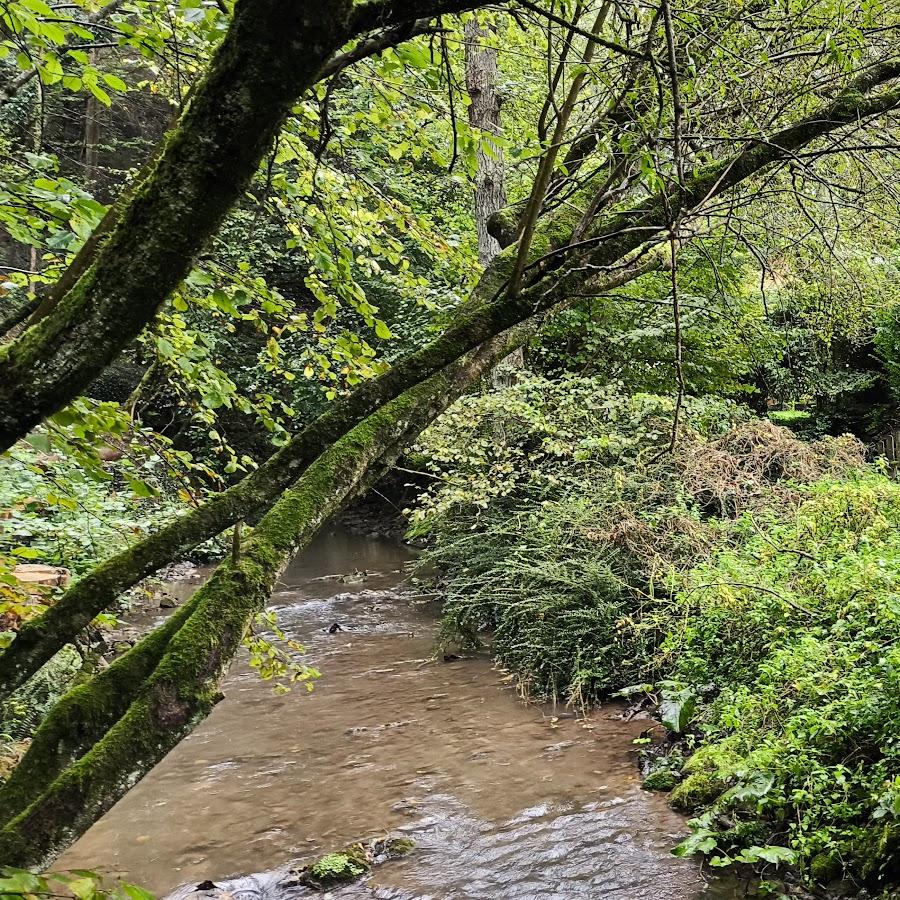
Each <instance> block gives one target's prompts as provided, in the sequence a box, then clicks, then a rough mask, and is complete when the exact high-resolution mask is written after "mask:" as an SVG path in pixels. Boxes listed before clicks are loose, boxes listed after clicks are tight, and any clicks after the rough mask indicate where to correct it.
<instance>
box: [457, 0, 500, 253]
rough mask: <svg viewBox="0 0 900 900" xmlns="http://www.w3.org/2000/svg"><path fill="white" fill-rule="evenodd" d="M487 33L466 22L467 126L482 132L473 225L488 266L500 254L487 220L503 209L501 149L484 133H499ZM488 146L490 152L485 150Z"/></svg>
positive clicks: (494, 73)
mask: <svg viewBox="0 0 900 900" xmlns="http://www.w3.org/2000/svg"><path fill="white" fill-rule="evenodd" d="M487 33H488V32H487V30H486V29H485V28H482V27H481V25H480V24H479V23H478V19H477V17H473V18H472V19H470V20H469V21H468V22H466V27H465V41H466V90H467V91H468V92H469V99H470V100H471V103H470V104H469V124H470V125H471V126H472V128H473V129H474V130H476V131H477V132H481V140H480V142H479V145H478V173H477V175H476V176H475V224H476V226H477V227H478V261H479V262H480V263H481V265H482V266H487V265H488V264H489V263H490V262H491V260H492V259H493V258H494V257H495V256H496V255H497V254H498V253H499V252H500V245H499V244H498V243H497V241H496V240H494V238H493V237H491V235H490V234H488V230H487V223H488V219H489V218H490V217H491V216H492V215H493V214H494V213H495V212H499V211H500V210H501V209H503V207H504V206H506V183H505V179H504V173H503V150H502V148H500V147H499V146H497V144H495V143H494V142H493V141H491V140H490V139H488V140H485V138H484V136H485V135H486V134H496V135H499V134H500V129H501V125H500V95H499V94H498V93H497V51H496V50H495V49H494V48H493V47H486V46H484V45H483V44H481V42H480V41H481V38H483V37H485V36H486V35H487ZM487 146H489V147H490V152H487V151H486V149H485V148H486V147H487Z"/></svg>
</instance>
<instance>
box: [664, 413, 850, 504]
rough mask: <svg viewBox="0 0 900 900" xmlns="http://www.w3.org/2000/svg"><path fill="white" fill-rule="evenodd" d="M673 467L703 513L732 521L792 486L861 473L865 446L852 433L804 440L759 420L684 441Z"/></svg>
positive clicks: (790, 492)
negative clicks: (718, 434)
mask: <svg viewBox="0 0 900 900" xmlns="http://www.w3.org/2000/svg"><path fill="white" fill-rule="evenodd" d="M674 463H675V465H676V467H677V470H678V474H679V476H680V478H681V479H682V482H683V484H684V486H685V489H686V490H687V491H688V493H690V494H691V495H692V496H693V497H694V498H695V499H696V500H697V502H698V503H699V504H700V506H701V507H702V508H703V509H704V510H706V511H707V512H710V513H712V514H714V515H719V516H727V517H732V516H736V515H739V514H740V513H741V512H742V511H744V510H746V509H751V508H753V507H755V506H757V505H758V504H759V503H760V502H762V501H764V500H769V501H771V498H772V496H773V491H775V492H776V493H781V494H783V495H784V496H785V498H787V497H788V496H789V495H791V494H792V493H793V492H792V491H791V485H792V484H798V483H799V484H802V483H808V482H811V481H814V480H816V479H817V478H821V477H823V476H826V475H832V476H841V475H846V474H849V473H850V472H851V471H854V470H858V469H861V468H862V467H863V466H864V465H865V446H864V445H863V444H862V443H861V442H860V441H858V440H857V439H856V438H854V437H852V436H850V435H843V436H841V437H838V438H833V437H827V438H823V439H822V440H819V441H813V442H807V441H802V440H800V439H799V438H798V437H797V436H796V435H795V434H794V433H793V432H792V431H791V430H790V429H788V428H782V427H780V426H778V425H774V424H772V423H771V422H769V421H767V420H761V421H754V422H748V423H746V424H744V425H739V426H737V427H736V428H733V429H732V430H731V431H729V432H728V433H727V434H726V435H724V436H723V437H721V438H718V439H716V440H712V441H699V440H693V441H690V440H688V441H685V443H684V444H682V446H681V448H680V449H679V451H677V452H676V456H675V460H674Z"/></svg>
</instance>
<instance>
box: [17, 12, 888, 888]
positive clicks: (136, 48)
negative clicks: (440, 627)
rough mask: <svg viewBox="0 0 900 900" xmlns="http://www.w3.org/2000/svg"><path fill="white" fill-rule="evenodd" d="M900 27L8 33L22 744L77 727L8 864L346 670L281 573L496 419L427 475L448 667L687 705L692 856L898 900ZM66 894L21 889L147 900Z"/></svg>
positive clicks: (235, 26) (543, 16)
mask: <svg viewBox="0 0 900 900" xmlns="http://www.w3.org/2000/svg"><path fill="white" fill-rule="evenodd" d="M898 31H900V10H898V8H897V5H896V3H894V2H890V0H815V2H804V0H763V2H737V0H736V2H726V3H724V4H723V3H721V2H710V0H686V2H683V3H681V4H679V5H678V6H677V7H675V6H673V5H672V4H670V2H669V0H648V2H640V3H636V4H625V3H616V2H606V0H589V2H572V0H561V2H558V3H557V2H538V3H534V2H526V0H511V2H509V3H499V4H482V3H477V2H476V3H468V2H456V0H404V2H389V0H327V2H323V0H319V2H312V0H310V2H305V3H301V4H297V3H291V2H285V0H237V2H233V0H166V2H162V3H161V2H158V0H75V2H65V3H54V2H47V0H11V2H7V3H3V4H0V229H2V234H0V263H2V266H0V271H2V273H3V279H4V280H3V281H2V283H0V322H2V328H0V431H2V433H3V435H4V437H3V439H4V440H5V441H6V443H5V444H4V447H5V448H7V450H6V452H5V453H4V454H3V456H2V459H0V510H2V513H0V516H2V517H0V700H4V699H5V704H4V706H3V707H2V708H0V742H2V744H3V745H5V746H6V747H7V749H10V755H11V756H12V757H14V759H15V760H18V759H19V757H21V756H22V751H23V750H25V746H26V744H27V742H28V741H29V740H32V738H33V742H32V743H31V744H30V745H28V749H27V752H25V755H24V757H23V758H22V759H21V764H20V765H18V766H15V767H13V766H11V765H8V766H6V767H3V766H2V764H0V782H2V784H0V856H3V855H4V854H6V855H7V856H10V857H14V859H13V862H15V863H16V864H17V865H18V864H20V863H21V864H22V865H23V866H25V865H33V866H34V867H36V868H37V867H39V866H40V865H43V864H44V863H46V862H47V861H49V860H50V859H51V858H52V857H53V856H54V855H55V854H56V853H58V852H59V851H60V850H61V849H62V848H63V847H64V846H65V844H66V843H68V842H70V841H71V840H72V839H73V837H75V836H77V834H78V833H80V832H82V831H83V830H84V829H85V828H87V827H89V826H90V824H91V822H92V821H94V820H95V819H96V818H97V817H98V816H99V815H101V814H102V812H103V810H104V809H105V808H107V807H108V806H109V805H110V804H111V803H112V802H114V801H115V799H117V797H119V796H121V795H122V793H123V792H124V791H125V790H127V787H128V786H130V785H131V784H133V783H135V781H136V780H137V779H139V778H140V777H142V775H143V774H144V773H146V772H147V771H149V769H150V768H151V767H152V766H153V765H154V764H155V763H156V762H158V761H159V759H160V758H161V757H162V755H164V753H165V752H166V751H167V749H169V748H171V747H172V746H174V743H177V742H178V740H180V739H181V738H182V737H184V736H185V735H186V734H187V733H188V732H189V731H190V729H191V728H192V727H193V726H194V724H196V722H198V721H200V720H201V719H202V718H203V716H205V715H206V714H207V713H208V712H209V710H210V709H211V708H212V706H213V705H214V703H215V702H216V699H217V697H218V687H217V685H218V679H219V678H220V676H221V675H222V673H223V672H224V671H225V669H226V668H227V665H228V663H229V661H230V659H231V657H232V655H233V654H234V653H235V652H236V651H237V649H238V647H240V646H241V645H242V644H243V646H244V647H245V649H246V650H247V651H248V652H249V657H250V661H251V663H252V664H253V665H254V666H256V667H257V669H258V670H259V672H260V674H261V675H262V677H264V678H275V679H276V680H280V681H283V682H288V683H300V684H304V685H306V686H310V685H311V683H312V680H313V679H315V678H316V677H317V675H318V673H317V672H316V671H315V670H313V669H309V668H307V667H305V666H304V665H303V664H302V662H301V660H300V657H299V654H300V653H301V652H302V648H301V647H300V646H299V645H297V644H296V643H295V642H293V641H291V640H290V638H289V636H288V635H286V634H284V633H282V632H281V631H280V630H279V628H278V625H277V622H276V621H275V619H274V617H273V616H272V615H271V614H267V613H265V612H264V611H263V606H264V603H265V599H266V597H267V595H268V591H269V590H270V589H271V586H272V585H273V584H274V583H275V581H276V578H277V574H278V570H279V568H280V567H281V566H283V565H284V564H285V562H286V560H287V559H288V558H289V556H290V554H291V553H292V552H294V551H295V550H296V549H297V548H298V547H299V546H302V545H303V544H304V542H306V541H308V540H310V539H311V537H312V535H313V534H314V533H315V531H316V529H317V528H318V527H319V526H320V525H321V524H322V519H324V518H325V517H326V515H327V514H330V513H331V512H333V511H334V510H336V509H338V508H339V507H340V505H341V503H343V502H345V501H346V500H347V499H348V498H349V497H352V496H353V495H354V494H355V493H356V492H357V491H359V490H360V489H362V488H363V487H365V486H366V485H369V484H371V482H372V481H373V480H374V479H375V478H376V477H377V475H378V474H379V473H381V472H382V471H384V470H385V469H386V468H391V467H393V466H394V465H395V464H397V458H398V456H400V455H401V454H403V453H404V451H407V448H408V447H409V445H410V444H411V443H413V442H414V441H415V440H416V437H417V435H418V434H419V432H420V431H421V430H422V428H424V427H425V426H426V425H428V424H429V423H430V422H431V421H432V420H434V419H435V417H437V416H438V415H439V414H440V413H441V412H442V410H443V409H444V408H445V407H446V406H447V405H448V404H449V403H450V402H451V400H452V399H454V398H456V397H458V396H460V395H465V396H464V397H463V399H462V400H461V401H460V402H459V403H457V404H456V405H455V406H454V407H452V409H450V410H449V412H447V413H446V414H445V415H443V416H442V417H441V418H440V419H439V420H438V421H437V423H436V424H434V425H433V427H432V428H431V429H430V431H429V432H428V433H427V435H426V437H425V438H424V439H423V440H422V441H421V442H420V444H419V445H418V446H416V447H414V448H413V449H412V450H411V451H409V452H407V453H406V456H405V458H404V459H403V460H402V462H401V463H399V468H401V469H403V470H406V471H412V472H413V473H414V474H416V476H417V477H419V478H421V477H423V474H424V476H425V477H428V476H430V477H431V482H432V484H431V487H429V488H428V489H427V490H426V491H425V492H424V494H423V496H422V498H421V499H420V501H419V503H418V505H417V507H416V509H415V510H414V512H413V514H412V528H413V531H414V532H415V533H417V534H418V535H419V536H423V535H428V536H429V539H430V543H429V549H428V552H427V553H426V557H425V558H426V560H427V561H428V563H429V564H431V565H434V566H436V567H437V569H438V571H439V572H440V573H441V575H440V577H441V582H442V586H443V590H444V591H445V593H446V606H445V619H444V631H443V638H444V639H445V640H448V641H449V640H459V641H462V642H465V643H475V642H477V641H478V640H479V634H480V633H481V632H482V631H484V629H489V630H490V631H491V633H492V646H493V649H494V652H495V653H496V655H497V657H498V659H499V661H500V662H501V663H502V664H503V665H504V666H505V667H506V668H508V669H509V670H510V671H511V672H513V673H514V674H515V675H516V676H517V677H518V678H519V679H520V682H521V685H522V688H523V690H524V691H526V692H528V693H530V694H534V695H539V696H550V695H552V696H554V697H561V698H564V699H566V700H568V701H571V702H572V703H574V704H576V705H578V706H586V705H588V704H590V703H592V702H594V701H596V700H597V699H600V698H604V697H607V696H609V695H611V694H614V693H617V692H623V691H624V692H625V693H626V694H627V696H629V697H630V698H631V702H634V703H637V704H644V705H650V704H654V705H655V706H656V707H658V714H659V718H660V719H661V721H662V722H663V723H664V724H665V726H666V728H667V729H668V730H669V732H671V734H670V736H669V738H668V739H667V741H666V742H665V743H664V745H663V746H662V748H661V750H660V752H659V753H658V754H657V758H656V761H655V763H654V765H655V771H654V772H653V773H652V774H651V776H650V778H651V779H655V781H651V782H650V783H651V784H653V783H655V784H656V785H657V786H666V787H669V788H671V787H674V790H673V793H672V799H673V802H674V803H676V804H679V805H681V806H683V807H685V808H693V807H697V808H698V809H699V810H701V814H700V816H699V817H698V819H697V822H696V829H695V834H694V837H693V838H691V840H690V841H688V843H687V844H686V845H685V846H684V848H683V852H685V853H687V852H690V851H692V850H696V849H699V850H702V851H704V852H706V853H707V854H708V855H709V856H710V857H711V858H712V859H714V860H715V861H716V863H717V864H719V863H721V864H725V863H728V862H729V861H732V860H738V861H743V862H749V861H755V862H768V863H778V862H784V861H788V860H796V861H798V862H801V863H803V864H804V866H805V871H806V872H807V873H810V874H811V877H815V878H819V879H820V880H822V879H826V878H829V877H831V876H834V875H837V874H846V875H849V876H851V877H853V878H858V879H862V880H866V879H868V880H874V881H878V880H890V879H896V878H897V876H898V874H900V873H897V872H896V871H892V870H891V868H890V865H889V860H890V858H891V854H892V853H893V852H894V849H895V846H894V845H895V843H896V840H897V838H896V828H897V826H896V824H895V821H894V820H895V818H896V817H897V816H900V801H898V800H897V798H896V796H895V795H896V794H898V791H900V789H898V787H897V785H898V783H900V781H898V779H900V769H898V767H897V763H896V761H895V755H896V754H895V752H894V741H895V737H894V733H895V731H896V730H897V729H898V728H900V721H898V716H897V713H896V710H895V708H894V705H893V704H894V701H893V700H892V696H893V695H894V694H896V691H895V690H893V688H894V687H895V685H894V681H895V677H894V675H895V673H894V660H893V655H894V654H895V651H896V648H895V641H894V638H893V636H892V627H893V626H894V625H895V624H896V623H895V618H896V614H897V611H896V610H895V609H894V601H895V597H894V594H895V590H894V584H895V581H896V578H897V575H898V574H900V573H898V572H897V571H896V567H897V561H896V560H897V559H898V558H900V557H898V555H897V551H898V549H900V548H895V547H894V544H895V539H894V533H895V531H896V528H895V526H896V524H897V522H896V518H897V509H896V503H897V498H896V497H895V484H894V482H893V481H892V480H891V479H890V477H889V472H890V470H889V468H885V469H881V468H876V467H872V466H871V465H869V464H867V463H866V462H865V461H864V456H865V450H864V447H863V444H862V443H860V442H859V441H857V440H856V438H859V439H860V441H864V442H866V443H869V444H870V445H872V442H873V441H878V440H879V439H880V440H881V443H876V444H874V445H873V446H877V447H880V448H882V449H885V448H887V447H888V446H889V447H890V448H892V449H891V455H892V456H897V455H900V453H898V452H896V451H897V441H896V440H895V435H894V434H893V432H894V430H895V427H896V422H897V416H896V411H897V408H898V402H900V313H898V309H900V306H898V301H900V293H898V284H900V244H898V240H897V233H898V231H897V225H898V222H900V202H898V194H897V191H896V187H895V184H894V182H895V181H896V174H895V173H896V159H897V149H898V147H900V143H898V141H897V139H896V121H895V114H896V110H897V109H898V108H900V50H898V45H897V39H896V38H897V33H898ZM476 58H478V59H480V62H479V63H477V64H476ZM479 66H481V68H480V69H479V70H478V71H477V72H476V71H475V70H476V69H478V67H479ZM476 76H477V77H476ZM479 79H480V80H479ZM486 99H489V102H488V103H486V105H487V106H490V107H491V110H490V112H491V113H492V117H491V116H489V117H487V118H484V119H482V120H481V121H479V120H478V116H479V115H480V113H481V112H483V110H481V107H482V105H484V104H483V103H482V101H485V100H486ZM154 147H155V148H157V149H155V150H154ZM492 179H493V180H494V182H495V183H493V185H492V187H493V195H494V197H495V198H496V197H502V198H503V199H502V200H499V201H498V202H497V203H496V205H495V206H494V207H492V208H488V207H487V206H485V205H484V204H483V203H482V202H481V201H482V199H483V198H484V196H485V190H484V189H485V185H486V182H490V181H492ZM487 193H490V191H488V192H487ZM473 197H474V198H475V202H474V204H473ZM507 200H508V205H505V206H504V204H505V203H506V201H507ZM523 347H524V353H523V354H522V355H521V358H520V356H519V355H518V352H519V350H520V349H522V348H523ZM511 350H512V351H516V354H517V355H516V356H515V357H514V358H515V360H516V363H515V365H514V364H513V363H512V362H510V361H509V359H510V358H509V357H507V354H508V353H509V351H511ZM504 357H507V364H506V365H505V366H503V367H501V368H500V369H499V370H498V369H496V368H494V366H495V364H496V362H497V361H498V360H500V359H501V358H504ZM522 361H524V369H522V368H521V366H519V363H520V362H522ZM517 366H518V370H517V371H514V372H513V374H512V375H510V371H511V370H515V369H516V367H517ZM492 369H493V375H492V376H491V378H490V380H491V382H492V383H495V384H502V383H504V382H505V381H510V380H511V381H512V382H513V383H512V384H511V385H508V386H507V387H506V388H503V389H500V390H492V391H487V392H481V393H479V392H477V390H476V391H475V392H474V393H473V392H472V390H473V388H474V387H475V385H476V382H477V381H478V380H479V379H481V378H482V377H483V376H484V375H485V374H486V373H488V372H490V371H491V370H492ZM773 423H779V424H781V425H786V426H789V427H790V428H791V429H792V430H791V431H787V430H784V429H782V428H778V427H775V425H774V424H773ZM844 432H851V433H852V434H853V435H855V436H856V437H855V438H854V437H838V435H841V434H843V433H844ZM801 438H802V439H801ZM870 455H872V454H870ZM889 462H890V463H891V464H893V463H895V460H894V459H891V460H890V461H889ZM215 541H218V543H216V544H214V545H213V546H212V550H213V553H214V554H215V555H218V556H220V557H225V561H224V562H223V564H222V565H221V566H220V567H219V568H218V569H217V570H216V573H215V574H214V575H213V577H212V579H211V581H210V582H209V584H207V585H205V586H204V587H203V588H202V589H201V590H200V592H199V594H198V596H197V598H196V599H195V600H192V601H191V602H190V603H189V604H188V605H187V607H186V608H184V609H182V610H179V611H178V612H177V613H175V614H174V615H173V616H172V618H171V619H169V620H167V623H166V624H165V625H164V626H162V627H161V628H160V629H159V630H158V631H157V632H155V633H154V634H152V635H150V636H149V637H146V638H145V639H144V640H142V641H140V642H139V643H138V644H137V645H136V646H135V647H134V648H133V649H131V650H128V652H125V653H124V654H116V655H117V656H118V658H117V659H116V660H115V661H114V662H113V663H112V666H111V668H110V669H105V668H104V667H102V666H95V665H94V664H95V663H96V659H95V658H94V656H95V654H93V652H92V644H93V642H94V639H95V637H96V629H97V626H98V625H99V626H109V625H111V624H113V623H114V622H115V616H116V612H117V610H119V609H120V608H121V607H120V604H121V602H122V599H123V597H127V596H128V592H129V591H133V590H135V588H137V590H138V591H139V590H140V587H139V586H140V585H141V584H142V583H145V582H144V580H145V579H146V578H147V577H148V576H151V575H152V574H153V573H154V572H157V571H159V570H160V569H161V568H162V567H163V566H165V565H166V564H167V563H171V562H173V561H176V560H177V559H179V558H183V557H184V556H185V555H186V554H189V553H194V554H196V553H197V552H206V550H208V549H210V546H211V545H210V542H215ZM198 548H200V549H199V551H198ZM30 564H41V565H44V566H51V567H54V568H53V570H52V571H53V572H55V573H56V580H57V581H58V582H65V581H66V578H67V577H68V576H69V575H71V576H74V579H73V582H72V583H71V584H69V586H68V587H66V588H64V587H63V585H62V584H44V585H41V586H39V587H38V588H35V587H34V586H33V585H29V583H28V582H27V581H26V575H27V572H26V571H25V569H24V568H23V567H25V566H28V565H30ZM61 570H65V571H61ZM51 580H53V578H51ZM273 638H274V639H275V640H276V641H277V642H278V644H279V645H280V646H281V647H283V648H286V649H279V647H276V646H275V643H273ZM73 647H74V648H75V649H74V650H73V649H72V648H73ZM42 666H43V667H44V668H43V669H41V667H42ZM39 670H40V671H39ZM120 673H125V675H124V676H123V677H120ZM76 683H77V684H78V685H79V686H78V688H77V689H76V690H74V691H73V692H71V693H69V694H67V695H66V697H65V698H64V699H63V700H62V702H61V703H56V702H55V701H56V700H57V699H58V697H59V695H60V694H61V693H62V692H63V690H64V689H67V688H68V687H70V686H71V685H73V684H76ZM111 683H112V684H113V686H114V688H115V690H110V687H109V686H110V684H111ZM173 698H175V699H173ZM160 709H165V710H167V711H168V712H171V713H172V714H171V715H169V714H166V715H159V714H158V711H159V710H160ZM173 709H174V712H172V710H173ZM41 722H43V724H42V725H41V728H40V730H37V729H38V725H39V724H40V723H41ZM0 750H2V748H0ZM0 755H2V754H0ZM7 770H8V771H7ZM7 776H8V777H7ZM676 785H677V786H676ZM60 810H62V811H63V813H61V812H60ZM2 861H4V862H6V861H7V860H6V859H3V860H2ZM35 879H37V876H33V877H32V876H28V875H26V874H23V873H22V872H20V871H14V870H8V871H7V870H3V874H2V878H0V894H2V893H3V891H4V890H9V891H11V892H13V893H15V891H14V890H13V888H11V887H10V884H12V885H13V886H15V885H19V886H20V887H21V888H22V890H23V891H25V890H26V889H27V892H34V893H39V894H40V893H52V892H53V891H55V890H56V889H57V888H60V889H61V890H68V891H70V892H72V893H74V894H75V895H76V896H79V897H83V898H87V897H92V896H94V895H95V894H97V893H98V892H100V887H99V886H98V885H97V884H95V883H94V882H93V881H91V880H90V879H88V880H87V881H82V882H75V883H74V884H68V885H66V884H62V885H60V884H52V885H51V884H50V883H49V882H46V881H42V880H40V879H38V880H35ZM4 884H5V885H6V887H5V888H4V887H3V885H4ZM120 895H127V896H131V897H132V900H136V898H139V895H137V894H135V892H134V891H133V890H132V889H131V888H130V887H129V886H123V888H122V889H120V890H119V891H118V892H117V893H116V896H120Z"/></svg>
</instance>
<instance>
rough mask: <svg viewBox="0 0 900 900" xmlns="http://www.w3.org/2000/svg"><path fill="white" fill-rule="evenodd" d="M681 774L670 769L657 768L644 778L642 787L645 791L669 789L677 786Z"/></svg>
mask: <svg viewBox="0 0 900 900" xmlns="http://www.w3.org/2000/svg"><path fill="white" fill-rule="evenodd" d="M680 781H681V776H680V775H679V774H678V772H674V771H673V770H672V769H657V770H656V771H655V772H651V773H650V774H649V775H648V776H647V777H646V778H645V779H644V784H643V788H644V790H645V791H671V790H672V789H673V788H676V787H678V784H679V782H680Z"/></svg>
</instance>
